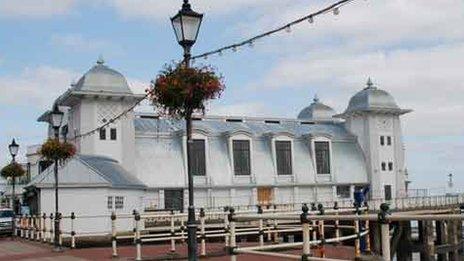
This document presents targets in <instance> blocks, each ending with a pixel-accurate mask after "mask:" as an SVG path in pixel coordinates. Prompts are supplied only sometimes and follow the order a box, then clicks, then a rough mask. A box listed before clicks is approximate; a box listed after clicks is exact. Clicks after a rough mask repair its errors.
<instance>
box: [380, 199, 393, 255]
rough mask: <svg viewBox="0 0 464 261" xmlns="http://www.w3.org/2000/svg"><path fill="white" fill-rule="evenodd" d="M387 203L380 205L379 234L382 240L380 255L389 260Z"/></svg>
mask: <svg viewBox="0 0 464 261" xmlns="http://www.w3.org/2000/svg"><path fill="white" fill-rule="evenodd" d="M389 215H390V214H389V207H388V204H386V203H383V204H382V205H381V206H380V213H379V217H378V219H379V223H380V236H381V242H382V257H383V260H385V261H390V260H391V257H390V225H389V222H388V216H389Z"/></svg>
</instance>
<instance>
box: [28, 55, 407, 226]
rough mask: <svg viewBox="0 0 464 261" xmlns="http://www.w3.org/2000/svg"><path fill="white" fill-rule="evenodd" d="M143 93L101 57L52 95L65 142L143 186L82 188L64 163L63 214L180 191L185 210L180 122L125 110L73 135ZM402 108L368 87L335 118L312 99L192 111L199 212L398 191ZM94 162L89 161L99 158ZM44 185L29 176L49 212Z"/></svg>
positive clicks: (154, 205)
mask: <svg viewBox="0 0 464 261" xmlns="http://www.w3.org/2000/svg"><path fill="white" fill-rule="evenodd" d="M378 92H380V94H381V95H380V94H379V93H378ZM140 99H142V96H141V95H134V94H132V92H131V91H130V89H129V88H128V85H127V82H126V80H125V79H124V77H123V76H122V75H121V74H119V73H118V72H116V71H114V70H112V69H110V68H108V67H107V66H105V65H103V63H102V62H99V63H98V64H97V65H96V66H94V67H93V68H92V69H91V70H90V71H89V72H88V73H86V74H85V75H84V76H83V77H82V79H81V80H80V81H79V82H78V83H77V84H76V85H75V86H73V87H72V88H71V89H70V90H68V91H66V92H65V93H64V94H63V95H62V96H60V97H59V98H58V99H57V101H56V103H57V104H59V105H60V106H63V107H67V108H68V109H69V111H68V113H67V115H68V116H67V117H68V120H67V121H68V128H69V133H68V137H67V139H68V140H70V141H72V142H74V143H75V144H76V147H77V149H78V154H79V155H83V157H84V156H85V155H90V156H92V155H101V156H105V157H108V158H111V159H114V160H116V161H117V162H119V165H120V167H121V168H123V169H124V170H125V171H124V173H123V174H124V175H128V176H131V177H133V178H134V180H137V182H138V181H140V182H141V183H142V184H143V186H144V187H138V188H133V189H127V188H118V187H113V185H112V184H113V183H111V182H109V183H108V184H107V185H105V186H101V187H99V186H94V185H92V188H89V187H88V186H89V179H88V178H86V176H85V175H86V174H85V173H86V172H85V168H81V167H79V166H78V165H76V166H77V167H75V168H73V167H71V165H72V164H74V163H72V162H74V161H75V160H71V161H69V162H68V163H67V165H66V166H65V168H66V167H68V165H70V166H69V167H68V168H69V170H68V171H69V175H70V176H75V177H78V178H76V180H75V181H73V180H72V179H67V181H66V182H68V183H66V182H64V183H60V184H62V188H61V189H60V210H61V212H63V213H66V212H71V211H73V212H75V213H76V215H77V214H78V213H82V214H90V213H92V214H108V213H109V210H108V209H107V208H105V206H106V203H107V200H106V199H107V197H108V196H109V195H115V196H116V195H119V196H123V197H124V198H125V202H127V205H125V206H124V209H123V210H121V211H125V212H126V213H129V212H131V210H132V209H140V210H145V209H148V208H149V209H164V208H165V207H166V206H165V204H166V200H167V196H166V195H167V191H170V190H178V191H181V195H182V197H183V204H184V207H186V206H187V202H188V198H187V197H188V193H187V160H186V142H185V141H186V138H185V131H184V129H185V126H184V122H183V121H180V120H175V119H163V118H158V116H157V115H155V114H146V113H137V114H134V113H133V112H129V113H127V114H126V115H125V116H124V117H121V118H120V119H118V120H116V121H114V122H112V123H110V124H109V125H108V126H107V127H106V128H105V130H106V139H101V138H100V133H99V131H97V132H95V133H94V134H93V135H90V136H88V137H84V138H78V139H74V138H75V136H76V134H82V133H86V132H88V131H90V130H93V129H95V128H97V127H98V126H101V125H102V124H105V123H107V121H108V120H110V119H112V118H114V117H116V116H117V115H119V114H120V113H121V112H122V111H124V110H126V109H128V108H130V107H131V106H132V105H133V104H134V103H135V102H137V101H138V100H140ZM407 112H409V111H407V110H402V109H400V108H399V107H398V106H397V105H396V103H395V102H394V100H393V98H392V97H391V96H390V95H389V94H388V93H386V92H384V91H381V90H379V89H377V88H375V87H373V86H372V84H370V83H369V86H368V87H367V88H365V89H364V90H362V91H360V92H359V93H358V94H356V95H355V96H353V98H352V99H351V100H350V104H349V106H348V108H347V110H346V111H345V112H344V113H342V114H339V115H335V111H333V109H331V108H330V107H328V106H327V105H324V104H322V103H321V102H320V101H319V100H318V99H315V100H314V102H313V103H312V104H311V105H310V106H309V107H307V108H305V109H304V110H303V111H302V112H301V113H300V114H299V116H298V118H297V119H276V118H247V117H214V116H205V117H198V119H197V120H195V121H194V122H193V132H194V134H193V135H194V139H203V140H204V141H205V163H206V164H205V166H206V175H205V176H195V177H194V183H195V204H196V206H197V207H205V208H210V207H211V208H213V207H215V208H217V207H222V206H226V205H256V204H260V203H261V202H260V194H262V193H263V191H264V192H269V193H270V195H269V201H270V202H268V203H274V204H286V203H302V202H315V201H332V200H347V199H352V196H353V191H354V189H355V187H356V186H361V187H365V186H370V187H371V192H372V193H371V196H372V197H376V198H378V197H381V198H383V197H385V189H384V188H385V186H386V185H390V186H391V191H392V195H391V197H392V198H395V197H397V196H401V191H404V181H405V180H404V178H405V177H404V174H405V172H404V169H405V163H404V151H403V144H402V134H401V124H400V117H399V116H400V115H402V114H404V113H407ZM330 115H332V117H330ZM46 116H47V113H45V114H44V115H42V117H41V120H46ZM111 129H115V130H116V138H115V139H114V140H112V139H110V136H111V133H110V132H111ZM380 136H384V137H390V139H391V145H389V146H384V145H381V144H380V142H379V140H380ZM385 139H386V138H385ZM234 140H248V141H249V144H250V162H251V163H250V165H251V173H250V175H248V176H237V175H235V174H234V156H233V148H232V147H233V146H232V144H233V141H234ZM276 141H290V142H291V165H292V173H291V175H278V173H277V165H276V161H277V160H276V149H275V142H276ZM319 141H326V142H328V144H329V151H330V154H329V158H330V173H319V174H318V173H317V168H316V155H315V154H316V153H315V142H319ZM385 142H386V141H385ZM31 155H33V153H31ZM85 157H87V156H85ZM91 160H96V161H98V159H95V158H92V159H91ZM84 161H85V160H84ZM96 161H92V163H95V164H98V162H96ZM76 162H77V160H76ZM382 162H386V164H387V165H388V163H390V162H391V163H392V164H393V165H392V166H393V170H391V171H388V166H387V171H382V169H381V166H382ZM31 164H37V159H33V158H32V157H31ZM75 164H77V163H75ZM47 171H48V172H49V171H51V168H49V169H47ZM103 172H105V170H103ZM43 175H45V174H43V173H41V174H39V175H38V176H39V177H40V176H43ZM103 176H104V177H105V178H108V177H107V176H105V175H103ZM50 182H51V180H50ZM93 182H94V183H95V182H96V181H93ZM42 183H43V184H45V185H43V186H41V185H37V180H36V181H35V182H34V181H33V182H31V184H30V185H31V186H36V187H38V188H39V194H40V196H39V197H40V201H39V205H40V207H39V209H40V211H41V212H49V211H51V210H52V207H53V204H51V203H52V202H54V201H53V194H52V190H51V189H50V186H49V185H50V184H51V183H50V184H49V183H47V182H45V181H44V182H42ZM47 184H48V185H47ZM341 186H342V187H344V188H345V189H346V188H348V189H349V192H350V193H349V195H348V197H347V198H345V197H343V198H341V197H339V196H337V194H338V193H337V190H338V189H340V188H339V187H341ZM347 186H348V187H347ZM104 226H107V224H105V225H104ZM95 229H97V228H95ZM98 229H99V228H98Z"/></svg>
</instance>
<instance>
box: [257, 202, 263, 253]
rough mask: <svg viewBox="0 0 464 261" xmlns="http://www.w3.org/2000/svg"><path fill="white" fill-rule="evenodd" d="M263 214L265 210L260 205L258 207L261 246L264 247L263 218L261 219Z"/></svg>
mask: <svg viewBox="0 0 464 261" xmlns="http://www.w3.org/2000/svg"><path fill="white" fill-rule="evenodd" d="M262 214H263V208H262V207H261V206H260V205H258V216H260V218H259V220H258V233H259V246H264V230H263V218H261V215H262Z"/></svg>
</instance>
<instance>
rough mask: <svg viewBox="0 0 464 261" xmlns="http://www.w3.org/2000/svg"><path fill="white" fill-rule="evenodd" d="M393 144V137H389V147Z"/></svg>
mask: <svg viewBox="0 0 464 261" xmlns="http://www.w3.org/2000/svg"><path fill="white" fill-rule="evenodd" d="M392 144H393V139H392V136H387V146H392Z"/></svg>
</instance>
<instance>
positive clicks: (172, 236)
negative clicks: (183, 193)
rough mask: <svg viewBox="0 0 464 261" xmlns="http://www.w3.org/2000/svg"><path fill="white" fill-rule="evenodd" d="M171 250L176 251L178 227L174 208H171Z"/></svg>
mask: <svg viewBox="0 0 464 261" xmlns="http://www.w3.org/2000/svg"><path fill="white" fill-rule="evenodd" d="M170 219H171V252H176V239H175V238H174V237H175V236H176V228H175V226H174V225H175V219H174V210H171V218H170Z"/></svg>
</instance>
